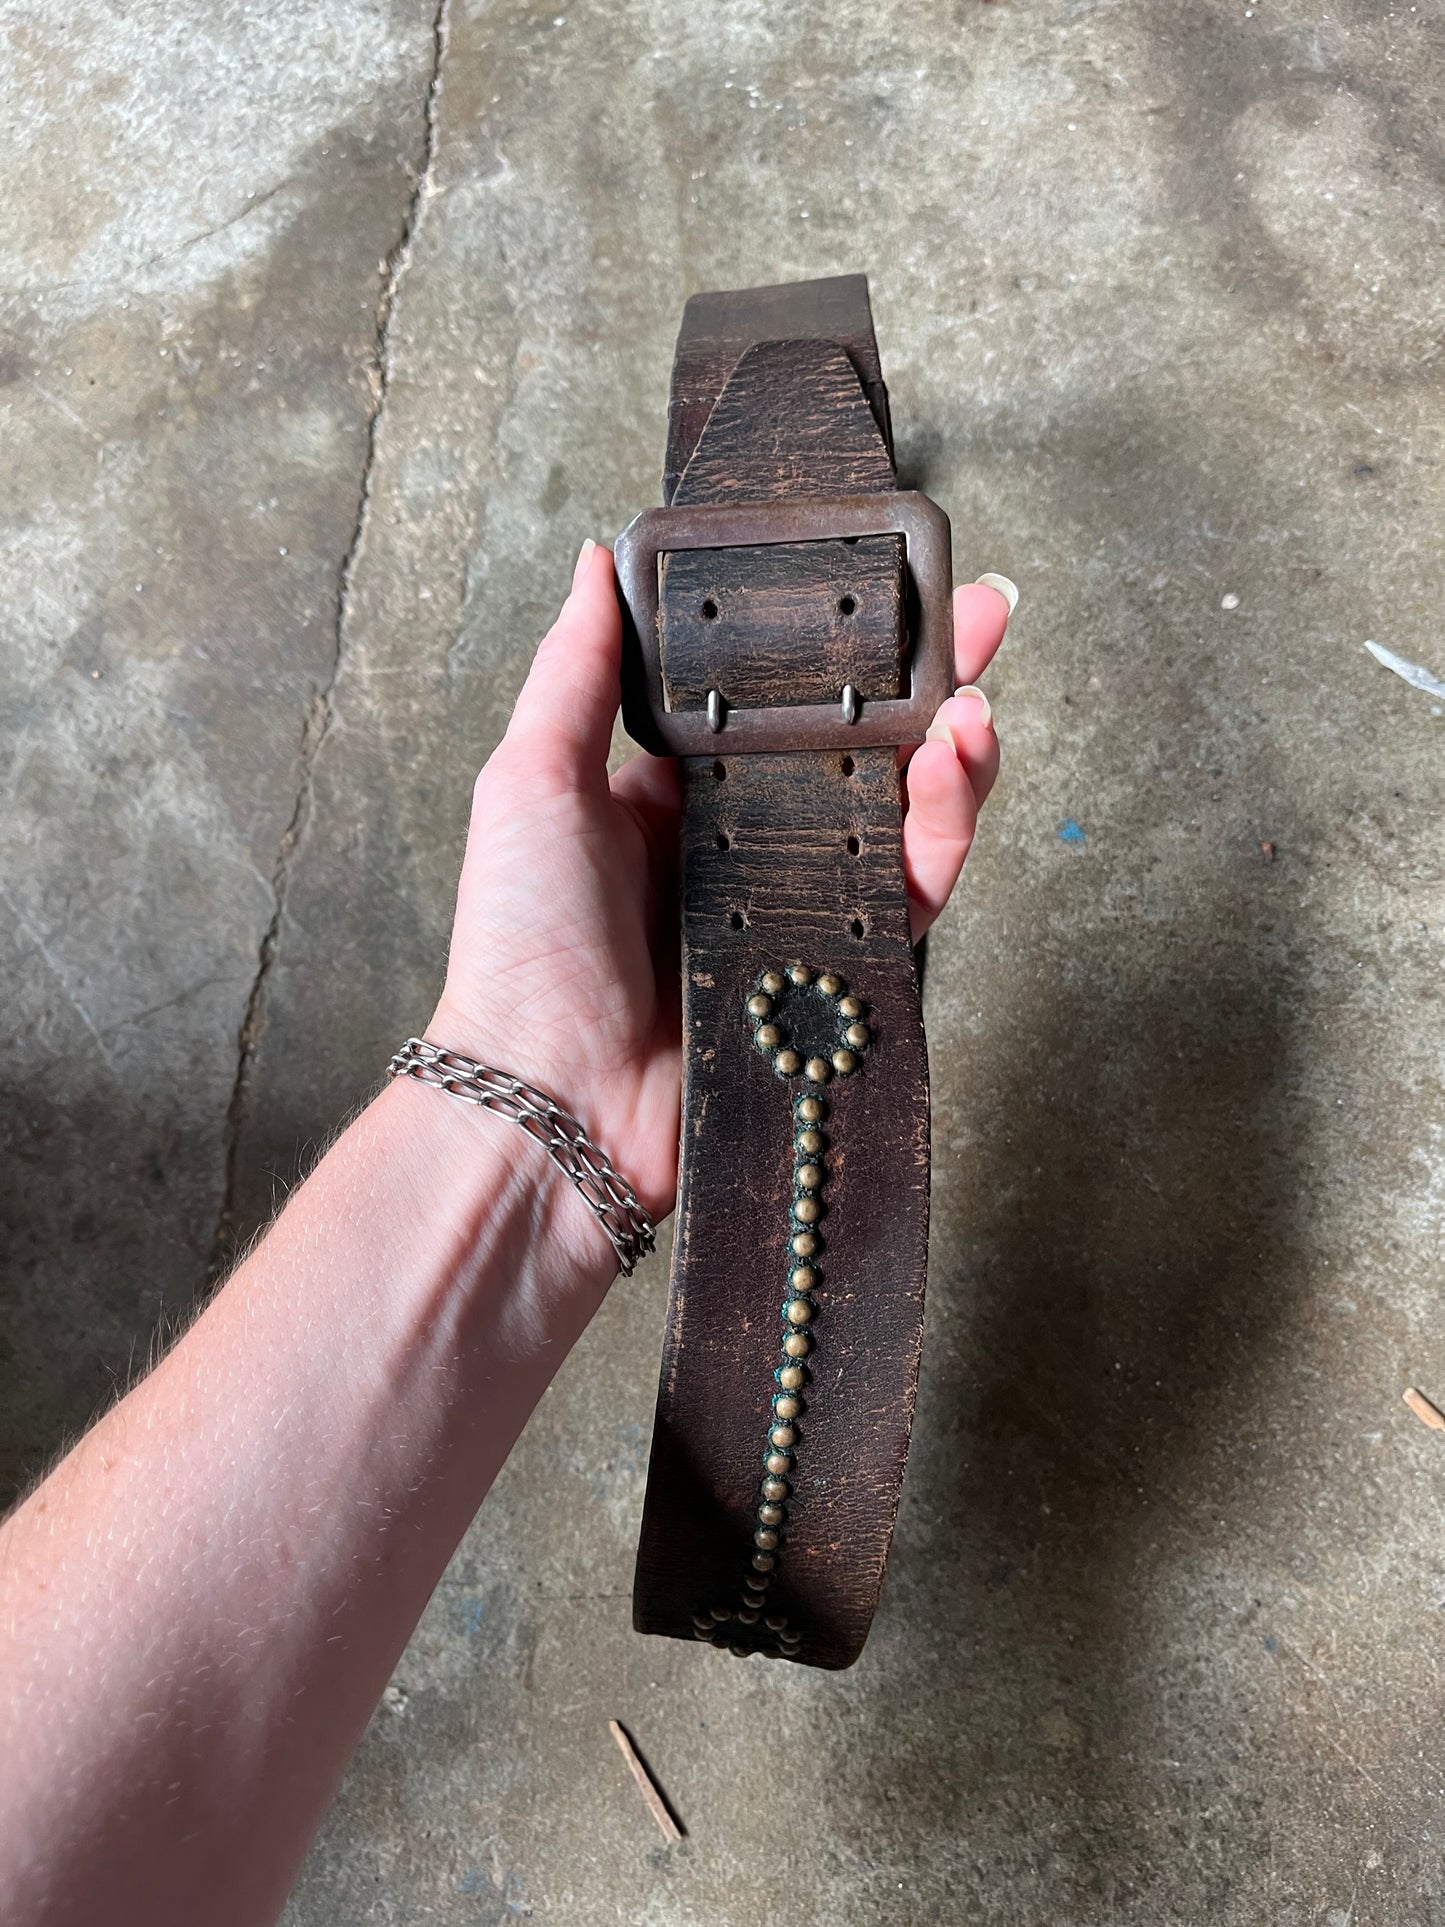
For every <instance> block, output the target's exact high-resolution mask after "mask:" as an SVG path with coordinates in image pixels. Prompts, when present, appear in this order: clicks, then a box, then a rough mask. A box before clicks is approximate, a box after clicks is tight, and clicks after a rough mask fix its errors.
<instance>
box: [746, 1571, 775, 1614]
mask: <svg viewBox="0 0 1445 1927" xmlns="http://www.w3.org/2000/svg"><path fill="white" fill-rule="evenodd" d="M772 1583H773V1582H772V1579H771V1577H770V1576H769V1574H767V1573H765V1572H750V1573H747V1574H746V1575H745V1576H744V1578H743V1584H744V1585H745V1586H746V1587H747V1589H748V1592H749V1593H750V1594H753V1593H756V1595H757V1598H755V1599H753V1598H750V1599H749V1602H748V1603H749V1604H750V1605H753V1606H756V1605H757V1604H758V1603H759V1601H760V1600H761V1599H762V1596H763V1594H764V1593H765V1592H766V1591H767V1590H768V1587H769V1586H770V1585H771V1584H772Z"/></svg>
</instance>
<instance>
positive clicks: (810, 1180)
mask: <svg viewBox="0 0 1445 1927" xmlns="http://www.w3.org/2000/svg"><path fill="white" fill-rule="evenodd" d="M823 1176H824V1172H823V1167H822V1165H821V1164H800V1165H799V1166H798V1183H799V1184H800V1185H802V1187H803V1189H804V1190H805V1191H816V1190H817V1189H818V1186H819V1185H820V1184H821V1183H822V1182H823Z"/></svg>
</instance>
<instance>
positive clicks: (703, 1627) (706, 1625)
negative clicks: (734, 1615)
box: [692, 1613, 712, 1633]
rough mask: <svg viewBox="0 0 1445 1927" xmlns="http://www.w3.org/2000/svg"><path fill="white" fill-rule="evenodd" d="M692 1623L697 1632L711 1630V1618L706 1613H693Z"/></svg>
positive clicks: (708, 1631)
mask: <svg viewBox="0 0 1445 1927" xmlns="http://www.w3.org/2000/svg"><path fill="white" fill-rule="evenodd" d="M692 1623H693V1625H694V1626H696V1627H697V1629H698V1631H699V1632H703V1633H710V1632H711V1631H712V1618H711V1615H710V1614H708V1613H694V1614H693V1616H692Z"/></svg>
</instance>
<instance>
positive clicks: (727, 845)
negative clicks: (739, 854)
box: [717, 830, 733, 850]
mask: <svg viewBox="0 0 1445 1927" xmlns="http://www.w3.org/2000/svg"><path fill="white" fill-rule="evenodd" d="M717 846H718V848H719V849H720V850H730V849H731V848H732V846H733V840H732V838H731V837H730V836H729V835H728V833H727V831H726V830H719V831H718V833H717Z"/></svg>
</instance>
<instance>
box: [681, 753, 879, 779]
mask: <svg viewBox="0 0 1445 1927" xmlns="http://www.w3.org/2000/svg"><path fill="white" fill-rule="evenodd" d="M712 767H713V774H714V775H716V774H717V772H718V771H719V770H720V769H721V768H722V765H721V763H714V764H713V766H712ZM857 767H858V766H857V764H856V763H855V762H854V761H853V758H852V757H851V756H845V757H844V758H843V774H844V775H845V776H851V775H852V774H853V771H854V770H855V769H856V768H857Z"/></svg>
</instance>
